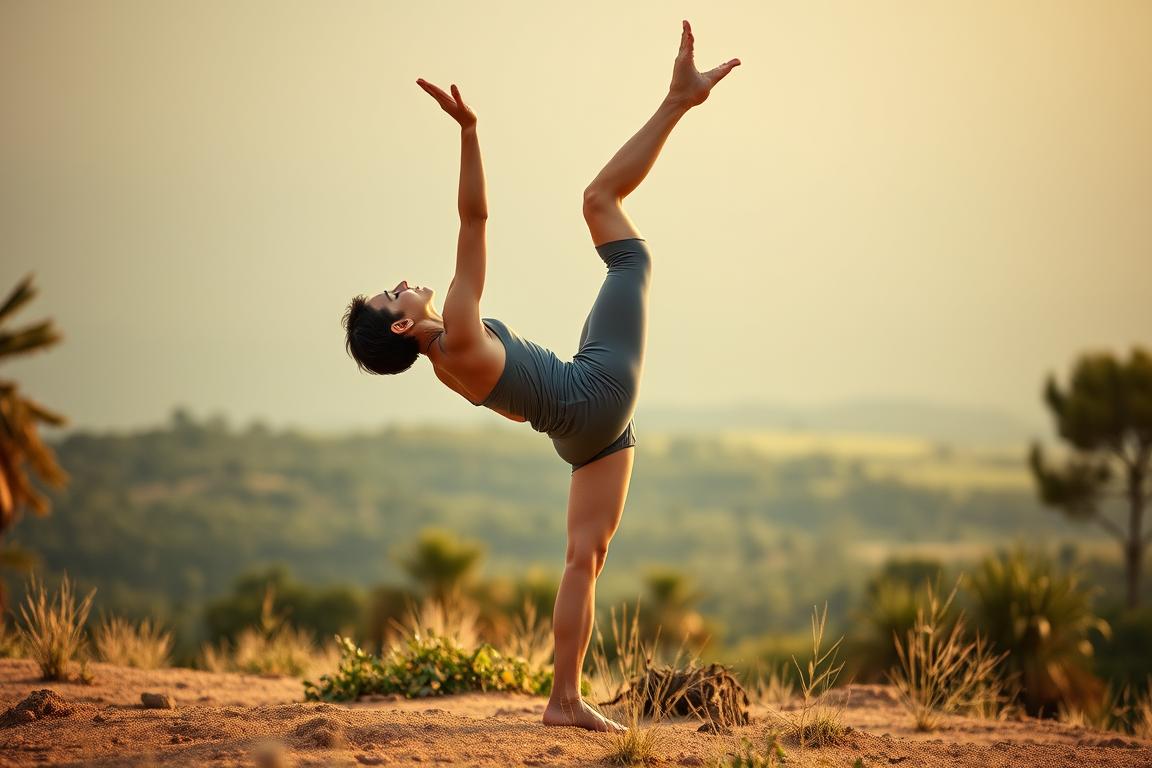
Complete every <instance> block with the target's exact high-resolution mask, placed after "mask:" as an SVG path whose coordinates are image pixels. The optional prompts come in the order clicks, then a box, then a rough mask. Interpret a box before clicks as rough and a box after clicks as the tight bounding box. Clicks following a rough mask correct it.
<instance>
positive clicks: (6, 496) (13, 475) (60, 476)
mask: <svg viewBox="0 0 1152 768" xmlns="http://www.w3.org/2000/svg"><path fill="white" fill-rule="evenodd" d="M35 296H36V289H35V288H33V287H32V276H31V275H28V276H27V277H25V278H24V279H23V280H21V281H20V283H19V284H18V285H17V286H16V287H15V288H14V289H13V290H12V292H11V293H10V294H8V297H7V298H6V299H4V302H3V304H0V362H8V360H9V359H10V358H11V357H13V356H15V355H22V354H27V353H29V352H39V351H42V350H45V349H47V348H48V347H50V346H52V345H54V344H56V343H57V342H59V341H60V333H59V332H58V331H57V329H56V327H55V325H53V323H52V321H51V320H44V321H42V322H39V323H36V324H35V325H29V326H25V327H23V328H18V329H12V328H5V327H3V326H4V325H5V324H6V322H7V321H8V319H9V318H10V317H11V316H12V314H13V313H15V312H16V310H18V309H20V308H21V307H22V306H24V305H25V304H27V303H28V302H29V301H31V300H32V299H33V298H35ZM38 423H43V424H48V425H50V426H53V427H59V426H62V425H64V424H65V419H64V417H63V416H61V415H60V414H58V413H55V412H53V411H50V410H48V409H47V408H45V407H44V406H42V405H40V404H39V403H37V402H34V401H33V400H30V399H28V398H26V397H24V396H23V395H21V394H20V391H19V388H18V387H17V385H16V383H15V382H13V381H9V380H6V379H0V534H3V533H4V532H5V531H7V530H8V528H9V527H10V526H11V525H12V523H14V522H15V521H16V516H17V514H18V513H19V511H20V510H21V509H22V508H24V507H28V508H31V509H32V511H33V512H35V513H36V514H37V515H45V514H47V513H48V510H49V508H50V506H51V504H50V502H49V500H48V498H47V497H46V496H44V495H43V494H42V493H40V492H39V491H38V490H37V489H36V488H35V487H34V486H33V484H32V483H31V482H30V475H33V474H34V475H36V476H38V477H39V478H40V479H41V480H42V481H44V483H45V484H47V485H50V486H55V487H61V486H63V485H64V484H65V483H66V482H67V481H68V475H67V474H66V473H65V472H64V470H63V469H61V468H60V465H59V463H57V461H56V454H55V453H54V452H53V451H52V449H51V448H49V447H48V446H47V445H45V444H44V442H43V441H42V440H41V439H40V434H39V431H38Z"/></svg>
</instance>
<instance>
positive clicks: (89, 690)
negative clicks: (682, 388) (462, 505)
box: [0, 660, 1152, 768]
mask: <svg viewBox="0 0 1152 768" xmlns="http://www.w3.org/2000/svg"><path fill="white" fill-rule="evenodd" d="M93 670H94V672H95V675H96V680H95V683H94V684H93V685H90V686H86V685H80V684H70V683H69V684H61V683H51V684H48V683H44V682H42V681H40V680H39V679H38V674H37V670H36V668H35V666H34V665H33V664H32V662H29V661H20V660H0V714H2V713H3V711H4V710H7V709H8V708H10V707H16V705H17V704H19V703H20V702H21V701H22V700H24V699H26V697H28V696H29V694H31V693H32V692H33V691H37V690H41V689H45V688H47V689H51V690H52V691H54V692H55V693H56V694H57V695H58V696H59V697H60V698H61V699H62V701H63V704H64V705H65V707H66V708H70V710H71V711H70V712H68V713H67V714H60V713H48V714H45V715H43V716H41V717H37V718H36V719H27V718H28V716H27V715H25V716H23V717H15V716H13V717H9V718H8V720H7V721H5V722H2V723H0V767H2V768H10V767H14V766H35V765H61V766H152V765H156V766H160V765H165V766H167V765H181V766H199V765H205V766H220V767H221V768H225V767H227V766H259V767H260V768H287V767H289V766H318V767H319V766H361V765H387V766H427V765H428V764H451V765H468V766H520V765H528V766H576V765H604V764H605V758H606V756H607V755H608V754H609V751H610V749H611V746H612V738H611V737H609V736H607V735H605V734H594V733H589V732H587V731H582V730H580V729H577V728H552V727H547V726H544V725H543V724H542V723H541V722H540V715H541V713H542V712H543V710H544V703H545V700H544V699H542V698H536V697H528V696H517V695H510V694H472V695H467V696H453V697H439V698H435V699H422V700H412V701H409V700H404V699H398V698H394V697H376V698H374V699H373V700H370V701H360V702H357V703H355V704H352V705H333V704H305V703H302V701H301V700H302V698H303V696H302V693H303V688H302V686H301V684H300V681H299V680H298V679H295V678H262V677H253V676H249V675H231V674H212V673H208V672H200V671H196V670H189V669H171V670H160V671H154V672H144V671H139V670H133V669H124V668H120V667H113V666H109V665H104V664H96V665H93ZM142 693H157V694H165V695H167V696H169V697H170V698H171V700H172V703H173V704H174V708H172V709H145V708H144V707H143V706H142V705H141V694H142ZM609 714H611V711H609ZM752 714H753V723H752V724H751V725H749V726H745V727H742V728H736V729H733V733H732V734H730V735H713V734H704V733H698V732H697V730H696V729H697V728H698V727H699V726H700V722H699V721H697V720H691V719H680V720H676V721H673V722H671V723H664V724H661V725H659V726H657V728H658V729H659V730H658V733H657V738H656V746H655V749H654V759H653V761H652V762H653V764H654V765H660V766H676V765H696V766H711V765H715V763H716V760H717V758H718V757H720V756H722V755H723V754H724V753H725V752H726V751H728V750H732V749H735V748H737V747H738V744H739V739H740V737H742V736H746V737H748V738H752V739H757V738H759V737H760V736H761V735H762V734H763V732H764V730H765V727H766V724H767V723H768V722H769V717H770V715H769V711H768V710H767V709H766V708H761V707H757V708H755V709H754V710H753V712H752ZM843 718H844V721H845V722H846V724H847V725H849V726H851V730H850V732H849V733H848V735H847V736H846V737H845V738H844V740H843V743H842V744H840V745H838V746H835V747H825V748H822V749H813V748H807V749H801V748H800V747H798V746H796V745H788V744H785V749H786V750H787V760H788V762H787V765H789V766H844V767H845V768H848V767H850V766H852V765H854V763H855V762H856V760H857V758H859V759H860V760H861V761H862V763H863V765H865V766H892V765H898V766H901V768H909V767H910V766H933V767H935V766H939V767H940V768H943V767H944V766H972V767H973V768H977V767H978V768H998V767H1001V766H1003V768H1009V767H1011V768H1017V767H1021V768H1029V767H1031V766H1035V768H1057V767H1061V766H1068V768H1073V766H1074V767H1075V768H1081V766H1098V765H1108V766H1123V767H1125V768H1127V767H1128V766H1132V767H1133V768H1135V767H1136V766H1145V767H1146V766H1152V742H1148V741H1140V740H1137V739H1133V738H1131V737H1127V736H1121V735H1117V734H1114V733H1101V732H1095V731H1090V730H1085V729H1083V728H1076V727H1071V726H1067V725H1062V724H1060V723H1056V722H1052V721H1039V720H1031V719H1023V720H1011V721H1004V722H991V721H983V720H973V719H968V718H959V717H957V718H951V719H949V720H947V721H946V723H945V724H944V726H943V727H942V728H940V729H939V730H937V731H936V732H934V733H929V734H921V733H917V732H915V731H914V730H913V728H912V724H911V721H910V719H909V717H908V716H907V715H906V714H905V713H904V711H903V710H902V709H901V708H900V706H899V705H898V703H897V702H896V699H895V696H894V695H893V692H892V690H891V689H889V688H886V687H883V686H856V687H855V688H853V689H852V692H851V696H850V697H849V700H848V703H847V705H846V708H845V709H844V712H843Z"/></svg>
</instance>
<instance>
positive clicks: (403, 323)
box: [392, 317, 416, 336]
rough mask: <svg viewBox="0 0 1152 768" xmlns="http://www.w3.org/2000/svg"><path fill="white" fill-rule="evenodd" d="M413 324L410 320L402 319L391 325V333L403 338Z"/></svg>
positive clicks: (407, 318)
mask: <svg viewBox="0 0 1152 768" xmlns="http://www.w3.org/2000/svg"><path fill="white" fill-rule="evenodd" d="M415 324H416V323H415V322H413V321H412V318H409V317H405V318H402V319H400V320H397V321H396V322H394V323H392V333H396V334H399V335H401V336H403V335H404V334H406V333H408V331H409V330H411V329H412V326H413V325H415Z"/></svg>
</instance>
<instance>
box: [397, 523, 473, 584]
mask: <svg viewBox="0 0 1152 768" xmlns="http://www.w3.org/2000/svg"><path fill="white" fill-rule="evenodd" d="M483 556H484V548H483V547H482V546H481V545H479V544H478V543H476V542H471V541H460V540H459V539H458V538H457V537H456V535H455V534H453V533H452V532H451V531H448V530H443V529H437V528H430V529H426V530H423V531H421V532H420V538H419V539H418V540H417V541H416V544H415V546H413V547H412V549H411V551H410V552H408V553H407V554H405V555H403V556H402V558H401V564H402V565H403V566H404V570H405V571H407V573H408V575H409V576H410V577H411V578H412V580H413V581H415V582H416V583H417V584H418V585H419V586H420V587H421V589H423V591H424V594H425V595H427V596H428V597H432V598H434V599H437V600H445V599H447V598H448V596H449V595H451V594H452V593H453V592H457V591H459V590H461V589H462V588H463V587H464V585H465V584H466V583H467V581H468V580H469V578H470V577H471V576H472V574H473V572H474V571H475V569H476V566H477V565H479V563H480V559H481V558H482V557H483Z"/></svg>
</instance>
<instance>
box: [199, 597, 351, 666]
mask: <svg viewBox="0 0 1152 768" xmlns="http://www.w3.org/2000/svg"><path fill="white" fill-rule="evenodd" d="M274 598H275V595H274V592H273V591H272V590H271V589H269V590H268V591H267V592H265V594H264V602H263V604H262V606H261V610H260V624H259V626H256V627H249V628H247V629H245V630H244V631H242V632H241V633H240V634H239V635H238V636H237V637H236V641H235V643H229V642H228V641H227V640H222V641H221V642H220V644H219V645H217V646H212V645H205V646H204V647H203V649H202V650H201V657H200V665H201V666H202V667H203V668H204V669H207V670H208V671H210V672H244V673H247V674H252V675H288V676H291V677H300V676H302V675H305V674H307V673H309V672H310V671H312V670H314V669H315V668H316V667H317V666H320V665H329V664H331V663H334V661H335V656H334V654H331V653H328V654H325V653H322V652H321V651H320V649H319V648H317V646H316V643H315V642H313V640H312V636H311V635H310V634H308V633H307V632H305V631H303V630H300V629H297V628H295V627H293V626H291V625H290V624H288V623H287V622H285V620H284V617H282V616H277V615H276V614H275V613H274V612H273V610H272V606H273V603H274Z"/></svg>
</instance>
